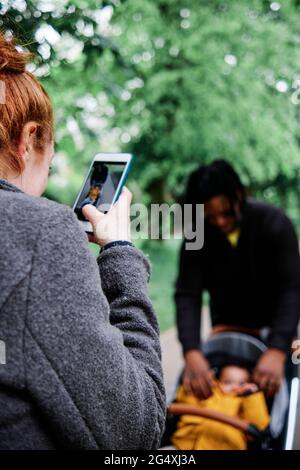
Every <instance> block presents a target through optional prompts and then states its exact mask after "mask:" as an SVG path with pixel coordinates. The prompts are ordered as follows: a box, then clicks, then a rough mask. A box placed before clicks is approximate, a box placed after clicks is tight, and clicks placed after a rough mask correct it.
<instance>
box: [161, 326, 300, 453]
mask: <svg viewBox="0 0 300 470" xmlns="http://www.w3.org/2000/svg"><path fill="white" fill-rule="evenodd" d="M266 349H267V347H266V345H265V344H264V343H263V342H262V341H261V340H260V339H258V338H256V337H253V336H250V335H248V334H245V333H237V332H225V333H219V334H218V335H216V336H212V337H211V338H209V339H208V340H207V341H206V342H205V343H204V344H203V347H202V352H203V354H204V355H205V357H206V359H207V360H208V361H209V363H210V365H211V367H212V368H213V369H215V370H216V371H218V370H219V369H220V368H222V367H223V366H224V365H225V364H228V363H232V364H234V363H237V362H238V363H240V362H241V361H242V362H243V363H244V364H245V365H247V367H249V368H253V367H254V366H255V364H256V363H257V361H258V359H259V357H260V355H261V354H262V353H263V352H264V351H265V350H266ZM181 379H182V374H181V375H180V377H179V380H178V381H177V383H176V387H175V390H174V393H173V396H172V399H171V401H170V403H169V406H168V414H167V421H166V428H165V433H164V436H163V439H162V443H161V449H163V448H164V447H165V446H169V445H170V438H171V436H172V434H173V432H174V431H175V429H176V424H177V421H178V419H179V416H180V415H181V414H192V415H199V416H204V417H206V418H209V419H214V420H218V421H221V422H223V423H226V424H229V425H231V426H234V427H235V428H237V429H239V430H241V431H243V432H245V433H247V434H248V435H249V436H251V437H252V440H251V442H249V450H251V449H253V450H254V449H255V450H257V449H258V450H263V449H269V450H292V449H294V448H295V445H296V442H297V438H298V440H299V437H300V436H296V424H297V412H298V398H299V390H300V384H299V378H298V367H297V366H295V365H294V364H292V362H291V361H287V365H286V374H285V379H284V381H283V382H282V384H281V387H280V389H279V391H278V392H277V394H276V395H275V396H274V397H273V398H272V399H271V400H268V402H267V405H268V409H269V413H270V416H271V421H270V426H269V427H268V429H267V430H266V431H263V432H261V431H259V430H258V429H257V428H256V427H255V426H253V425H252V424H251V423H246V422H244V421H243V420H241V419H239V418H234V417H229V416H227V415H226V414H225V413H224V414H223V413H218V412H214V411H212V410H203V409H201V408H196V407H192V406H191V405H184V404H179V403H176V401H175V397H176V391H177V388H178V386H179V385H180V383H181ZM210 411H211V412H212V413H210Z"/></svg>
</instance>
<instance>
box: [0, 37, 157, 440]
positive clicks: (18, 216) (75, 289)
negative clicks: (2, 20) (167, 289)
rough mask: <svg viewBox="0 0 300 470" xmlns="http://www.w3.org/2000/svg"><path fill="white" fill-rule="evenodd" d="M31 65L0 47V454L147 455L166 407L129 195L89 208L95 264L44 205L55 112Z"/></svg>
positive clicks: (61, 212)
mask: <svg viewBox="0 0 300 470" xmlns="http://www.w3.org/2000/svg"><path fill="white" fill-rule="evenodd" d="M29 58H30V55H29V54H28V53H25V52H20V49H19V50H17V49H16V47H15V42H14V41H8V40H6V39H5V37H4V36H3V35H0V83H1V93H2V96H1V100H0V220H1V225H0V240H1V243H0V272H1V277H0V340H1V342H2V344H3V343H4V344H5V352H6V354H5V355H6V361H5V364H1V365H0V449H57V448H73V449H136V448H138V449H153V448H156V447H158V446H159V443H160V438H161V434H162V431H163V427H164V421H165V395H164V387H163V379H162V370H161V363H160V345H159V331H158V324H157V320H156V316H155V314H154V312H153V308H152V305H151V303H150V301H149V298H148V293H147V281H148V278H149V263H148V260H147V259H146V258H145V256H144V255H143V254H142V253H141V252H140V251H139V250H137V249H136V248H135V247H134V246H133V245H132V243H131V242H130V222H129V207H130V202H131V194H130V192H129V191H128V190H126V189H124V190H123V193H122V195H121V196H120V198H119V201H118V202H117V205H116V206H115V207H114V208H113V209H112V210H111V211H110V212H109V213H108V214H107V215H103V214H100V213H99V212H98V211H97V209H96V208H95V207H93V206H91V205H87V206H85V208H84V212H85V216H86V217H87V218H88V219H89V220H90V222H91V223H92V225H93V227H94V232H95V233H94V237H95V241H96V242H97V243H98V244H99V245H100V246H101V247H102V250H101V253H100V255H99V257H98V259H97V261H96V259H94V258H93V257H92V255H91V254H90V252H89V249H88V240H87V237H86V234H85V233H84V232H83V231H82V229H81V228H80V226H79V223H78V220H77V218H76V216H75V215H74V213H73V212H72V210H71V209H69V208H67V207H66V206H64V205H61V204H57V203H55V202H52V201H49V200H48V199H46V198H43V197H41V195H42V193H43V192H44V190H45V187H46V184H47V180H48V174H49V168H50V165H51V160H52V157H53V142H54V131H53V110H52V105H51V101H50V98H49V96H48V95H47V93H46V91H45V90H44V88H43V87H42V85H41V84H40V83H39V82H38V81H37V80H36V78H35V77H34V76H33V75H32V74H31V73H29V72H28V71H27V70H26V61H27V60H28V59H29ZM106 226H108V227H109V230H108V231H106V230H104V227H106ZM120 239H121V240H120ZM100 276H101V278H100Z"/></svg>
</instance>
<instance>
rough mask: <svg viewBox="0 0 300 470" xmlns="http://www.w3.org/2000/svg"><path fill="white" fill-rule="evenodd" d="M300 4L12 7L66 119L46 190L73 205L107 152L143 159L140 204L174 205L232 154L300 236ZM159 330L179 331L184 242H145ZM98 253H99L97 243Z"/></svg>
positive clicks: (9, 20) (251, 185)
mask: <svg viewBox="0 0 300 470" xmlns="http://www.w3.org/2000/svg"><path fill="white" fill-rule="evenodd" d="M299 4H300V2H299V1H297V0H293V1H292V0H284V1H282V2H272V1H265V0H253V1H243V0H227V1H226V0H223V1H217V0H211V1H203V0H186V1H184V0H127V1H126V0H124V1H121V0H112V1H96V0H72V1H67V0H34V1H25V0H2V1H0V27H1V29H2V30H3V31H4V32H5V34H6V35H7V37H9V36H10V35H11V34H14V35H16V36H17V37H18V41H19V44H20V47H27V48H29V49H30V50H31V51H34V52H35V53H36V57H35V59H34V61H33V62H32V63H30V64H28V68H29V70H30V71H32V72H33V73H34V74H35V75H36V76H37V77H39V78H40V79H41V81H42V82H43V84H44V85H45V87H46V89H47V90H48V92H49V93H50V95H51V97H52V99H53V104H54V108H55V115H56V156H55V159H54V174H53V176H52V177H51V179H50V183H49V186H48V189H47V196H48V197H50V198H53V199H55V200H58V201H60V202H63V203H66V204H68V205H71V204H72V203H73V201H74V199H75V196H76V194H77V192H78V190H79V187H80V185H81V183H82V179H83V175H84V174H85V172H86V170H87V166H88V165H89V163H90V161H91V158H92V156H93V154H95V153H96V152H99V151H102V152H106V151H109V152H115V151H130V152H133V153H134V154H135V156H136V161H135V165H134V167H133V170H132V172H131V174H130V177H129V180H128V186H129V188H130V189H131V190H132V192H133V194H134V201H135V202H144V203H145V204H150V203H151V202H170V203H172V202H174V201H177V200H178V199H179V198H180V197H181V195H182V193H183V191H184V187H185V183H186V177H187V175H188V174H189V172H190V171H191V170H192V169H193V168H194V167H195V166H197V165H199V164H200V163H206V162H210V161H212V160H214V159H215V158H225V159H227V160H228V161H230V162H231V163H233V165H234V166H235V168H236V170H237V171H238V172H239V173H240V175H241V178H242V180H243V182H244V183H245V185H246V186H247V188H248V192H249V194H250V195H253V196H256V197H258V198H260V199H262V200H266V201H269V202H271V203H274V204H276V205H279V206H281V207H283V208H284V209H285V210H286V211H287V213H288V214H289V216H290V217H291V218H292V220H293V222H294V223H295V225H296V228H297V230H298V233H299V230H300V223H299V214H300V198H299V192H300V189H299V188H300V185H299V182H300V152H299V143H300V131H299V109H300V108H299V103H300V29H299V24H300V21H299V20H300V14H299V13H300V5H299ZM139 246H140V247H141V248H143V250H144V251H145V252H146V253H147V254H148V255H149V257H150V260H151V262H152V266H153V274H152V280H151V284H150V292H151V297H152V299H153V302H154V305H155V308H156V311H157V313H158V316H159V319H160V324H161V329H162V330H165V329H166V328H168V327H170V326H171V325H172V324H173V323H174V305H173V285H174V280H175V278H176V271H177V256H178V249H179V242H178V240H177V241H172V240H171V241H162V242H159V241H152V242H147V243H145V242H144V243H142V242H140V243H139ZM93 250H95V248H93Z"/></svg>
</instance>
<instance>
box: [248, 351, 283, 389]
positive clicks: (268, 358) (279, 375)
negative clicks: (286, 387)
mask: <svg viewBox="0 0 300 470" xmlns="http://www.w3.org/2000/svg"><path fill="white" fill-rule="evenodd" d="M285 360H286V355H285V353H284V352H283V351H280V349H275V348H269V349H267V350H266V351H265V352H264V353H263V354H262V356H261V357H260V359H259V361H258V363H257V365H256V367H255V370H254V373H253V380H254V381H255V382H256V383H257V385H258V386H259V388H261V389H262V390H263V391H264V392H265V393H266V395H267V396H272V395H274V394H275V393H276V392H277V391H278V389H279V387H280V385H281V382H282V380H283V377H284V366H285Z"/></svg>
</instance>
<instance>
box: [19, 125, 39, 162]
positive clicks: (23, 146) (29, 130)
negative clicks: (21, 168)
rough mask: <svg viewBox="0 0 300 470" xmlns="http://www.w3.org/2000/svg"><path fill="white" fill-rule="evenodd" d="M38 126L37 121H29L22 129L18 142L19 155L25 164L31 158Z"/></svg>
mask: <svg viewBox="0 0 300 470" xmlns="http://www.w3.org/2000/svg"><path fill="white" fill-rule="evenodd" d="M37 127H38V125H37V123H36V122H34V121H29V122H27V123H26V124H25V126H24V127H23V129H22V131H21V134H20V138H19V144H18V157H19V158H20V159H21V160H22V162H23V164H26V163H27V162H28V160H29V159H30V158H31V155H32V150H33V148H34V141H35V136H36V131H37Z"/></svg>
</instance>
